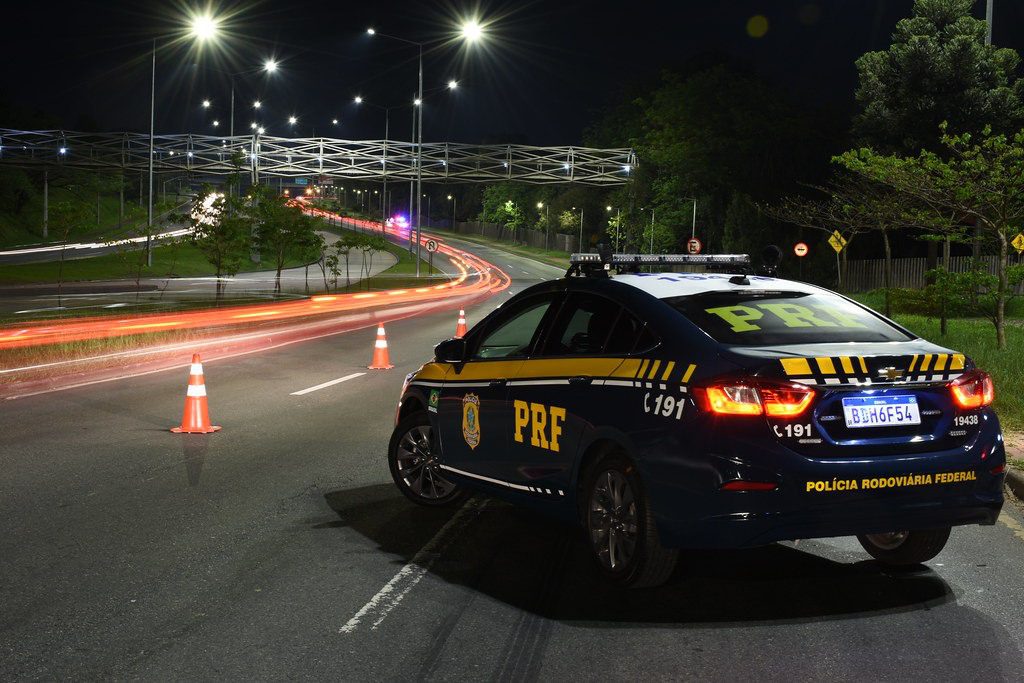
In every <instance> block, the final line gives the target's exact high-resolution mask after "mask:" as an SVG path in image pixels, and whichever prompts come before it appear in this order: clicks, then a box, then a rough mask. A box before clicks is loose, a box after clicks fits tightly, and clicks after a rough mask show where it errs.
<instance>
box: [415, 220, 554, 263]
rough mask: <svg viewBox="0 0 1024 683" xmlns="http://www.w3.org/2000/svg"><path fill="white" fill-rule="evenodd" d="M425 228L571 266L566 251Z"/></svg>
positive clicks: (542, 261) (451, 236)
mask: <svg viewBox="0 0 1024 683" xmlns="http://www.w3.org/2000/svg"><path fill="white" fill-rule="evenodd" d="M423 229H424V230H425V231H427V232H435V233H437V234H438V235H441V236H443V237H450V238H452V239H457V240H465V241H466V242H473V243H474V244H483V245H486V246H488V247H494V248H495V249H501V250H502V251H507V252H509V253H510V254H515V255H516V256H525V257H526V258H530V259H533V260H534V261H540V262H541V263H546V264H548V265H549V266H555V267H556V268H568V267H569V255H568V254H566V253H565V252H564V251H554V250H553V249H540V248H539V247H527V246H524V245H522V244H510V243H509V242H498V241H496V240H491V239H487V238H486V237H481V236H479V235H463V234H462V233H458V232H449V231H448V230H438V229H437V228H427V227H424V228H423Z"/></svg>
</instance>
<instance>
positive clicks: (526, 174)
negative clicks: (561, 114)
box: [0, 128, 637, 186]
mask: <svg viewBox="0 0 1024 683" xmlns="http://www.w3.org/2000/svg"><path fill="white" fill-rule="evenodd" d="M149 150H150V140H149V135H148V134H145V133H78V132H72V131H62V130H44V131H24V130H11V129H6V128H0V164H10V165H18V166H39V167H46V168H52V167H55V166H64V167H70V168H77V169H95V170H107V171H121V172H128V171H134V172H138V171H147V170H148V168H149ZM417 152H418V149H417V145H416V144H415V143H412V142H400V141H395V140H340V139H336V138H283V137H276V136H271V135H244V136H237V135H236V136H235V137H219V136H211V135H192V134H175V135H157V136H155V137H154V139H153V166H154V170H155V171H157V172H169V171H174V172H182V173H193V174H196V175H230V174H232V173H238V172H241V173H244V174H247V175H249V176H250V179H251V180H252V182H254V183H255V182H259V181H260V178H267V177H272V178H284V177H294V176H319V177H328V178H338V179H354V180H371V181H373V180H378V181H379V180H388V181H392V180H411V179H415V178H416V177H417V170H419V174H420V176H421V178H422V180H423V181H424V182H434V183H436V182H456V183H493V182H501V181H517V182H522V183H531V184H556V183H559V184H561V183H579V184H582V185H596V186H615V185H623V184H625V183H627V182H629V180H630V179H631V178H632V176H633V174H634V172H635V170H636V166H637V157H636V153H635V152H634V151H633V150H632V149H596V148H590V147H571V146H570V147H536V146H531V145H472V144H463V143H454V142H427V143H424V144H423V149H422V162H421V165H420V166H419V168H417V162H418V160H419V158H420V157H419V155H418V154H417Z"/></svg>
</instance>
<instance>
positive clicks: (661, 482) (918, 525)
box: [641, 420, 1006, 548]
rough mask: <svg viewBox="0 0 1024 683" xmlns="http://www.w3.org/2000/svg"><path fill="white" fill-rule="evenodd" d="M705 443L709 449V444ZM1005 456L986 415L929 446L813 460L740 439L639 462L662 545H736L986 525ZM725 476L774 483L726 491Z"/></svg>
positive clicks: (993, 512)
mask: <svg viewBox="0 0 1024 683" xmlns="http://www.w3.org/2000/svg"><path fill="white" fill-rule="evenodd" d="M709 450H710V449H709ZM1005 463H1006V458H1005V451H1004V449H1003V442H1002V436H1001V434H1000V432H999V429H998V425H997V423H995V421H994V420H993V421H991V422H990V423H989V425H988V426H987V428H986V429H983V430H981V432H980V433H979V434H978V435H977V438H975V439H974V440H973V441H972V443H969V444H965V445H964V446H961V447H959V448H955V449H950V450H945V451H937V452H930V453H915V454H899V453H893V454H892V455H882V456H871V457H861V458H852V457H848V458H831V459H814V458H807V457H804V456H801V455H799V454H796V453H794V452H793V451H790V450H789V449H786V448H784V447H781V446H777V445H765V444H763V443H756V442H753V441H751V440H746V439H744V438H743V437H742V436H739V437H734V438H731V439H730V438H722V439H719V440H718V441H717V442H715V448H714V450H710V452H705V453H704V454H703V455H698V454H697V453H692V452H691V454H689V457H684V458H679V457H672V456H671V455H669V454H666V455H664V456H663V457H661V458H656V459H650V460H648V461H646V462H645V463H644V465H643V466H642V467H641V469H642V472H641V474H642V476H643V477H644V480H645V482H650V484H649V486H648V491H649V493H650V497H651V503H652V511H653V512H654V516H655V519H656V521H657V525H658V532H659V535H660V537H661V540H662V543H663V544H664V545H666V546H667V547H677V548H742V547H750V546H757V545H763V544H766V543H773V542H775V541H781V540H797V539H804V538H825V537H831V536H851V535H856V534H868V533H882V532H888V531H903V530H915V529H929V528H939V527H947V526H960V525H966V524H994V523H995V520H996V518H997V517H998V516H999V511H1000V509H1001V508H1002V505H1003V481H1004V479H1005V474H1004V473H1003V472H1002V470H1003V468H1004V467H1005ZM731 481H754V482H773V483H775V484H776V489H775V490H768V491H764V490H761V491H729V490H725V489H723V488H722V486H723V484H724V483H726V482H731Z"/></svg>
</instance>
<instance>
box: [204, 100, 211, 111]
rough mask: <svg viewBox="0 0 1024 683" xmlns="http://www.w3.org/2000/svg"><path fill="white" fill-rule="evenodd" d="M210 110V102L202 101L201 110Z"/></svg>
mask: <svg viewBox="0 0 1024 683" xmlns="http://www.w3.org/2000/svg"><path fill="white" fill-rule="evenodd" d="M209 108H210V100H203V109H209Z"/></svg>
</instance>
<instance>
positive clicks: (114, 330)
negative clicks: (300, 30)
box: [0, 208, 512, 352]
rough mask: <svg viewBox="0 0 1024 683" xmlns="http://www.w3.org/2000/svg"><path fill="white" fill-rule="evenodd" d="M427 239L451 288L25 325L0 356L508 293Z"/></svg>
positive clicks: (9, 333)
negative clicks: (448, 272) (445, 263)
mask: <svg viewBox="0 0 1024 683" xmlns="http://www.w3.org/2000/svg"><path fill="white" fill-rule="evenodd" d="M306 210H307V211H308V212H309V213H311V214H313V215H315V216H319V217H321V218H333V219H335V220H341V219H342V217H341V216H340V215H338V214H334V213H330V212H328V211H324V210H322V209H317V208H308V209H306ZM345 221H346V222H347V223H350V224H352V225H356V226H359V227H362V228H365V229H369V230H374V231H381V224H380V223H379V222H375V221H364V220H356V219H345ZM384 231H385V232H387V233H388V234H391V235H395V236H399V237H404V235H403V234H401V233H402V232H404V231H399V230H398V229H396V228H394V227H385V230H384ZM428 239H432V240H435V241H437V243H438V253H441V254H444V255H445V256H447V257H448V258H449V259H450V260H451V262H452V264H453V265H454V266H455V268H456V269H457V270H458V273H459V274H458V277H456V278H455V279H453V280H450V281H448V282H445V283H442V284H436V285H428V286H424V287H406V288H402V289H389V290H381V291H376V292H360V293H357V294H352V293H345V294H323V295H318V296H313V297H310V298H309V299H302V300H298V301H281V302H274V303H270V304H255V305H254V304H247V305H239V306H228V307H220V308H217V309H207V310H201V311H183V312H179V313H158V314H146V315H136V316H131V317H124V316H117V317H115V316H105V317H102V318H88V319H82V318H75V319H67V320H48V321H45V322H37V323H32V322H26V323H20V324H18V325H17V326H16V327H8V328H0V352H2V351H3V350H4V349H15V348H24V347H30V346H40V345H44V344H59V343H68V342H76V341H84V340H89V339H101V338H106V337H119V336H126V335H138V334H144V333H146V332H166V331H169V330H189V329H195V328H200V327H222V326H229V325H238V324H241V323H245V322H252V321H265V320H293V319H297V318H303V317H306V316H322V315H324V314H330V313H342V312H350V311H355V310H359V309H372V308H376V307H379V306H388V305H392V304H399V303H403V304H407V303H416V302H436V301H438V300H441V299H445V298H449V297H463V296H467V295H489V294H493V293H496V292H500V291H502V290H504V289H507V288H508V287H509V285H511V283H512V280H511V278H510V277H509V276H508V274H507V273H505V272H504V271H503V270H501V269H500V268H498V267H497V266H495V265H494V264H492V263H489V262H488V261H485V260H484V259H482V258H480V257H478V256H475V255H473V254H470V253H468V252H465V251H462V250H461V249H456V248H454V247H451V246H449V245H447V244H445V243H444V242H443V240H442V238H440V237H437V236H435V235H428V234H425V233H424V234H421V235H420V242H421V244H422V243H425V242H426V241H427V240H428Z"/></svg>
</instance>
